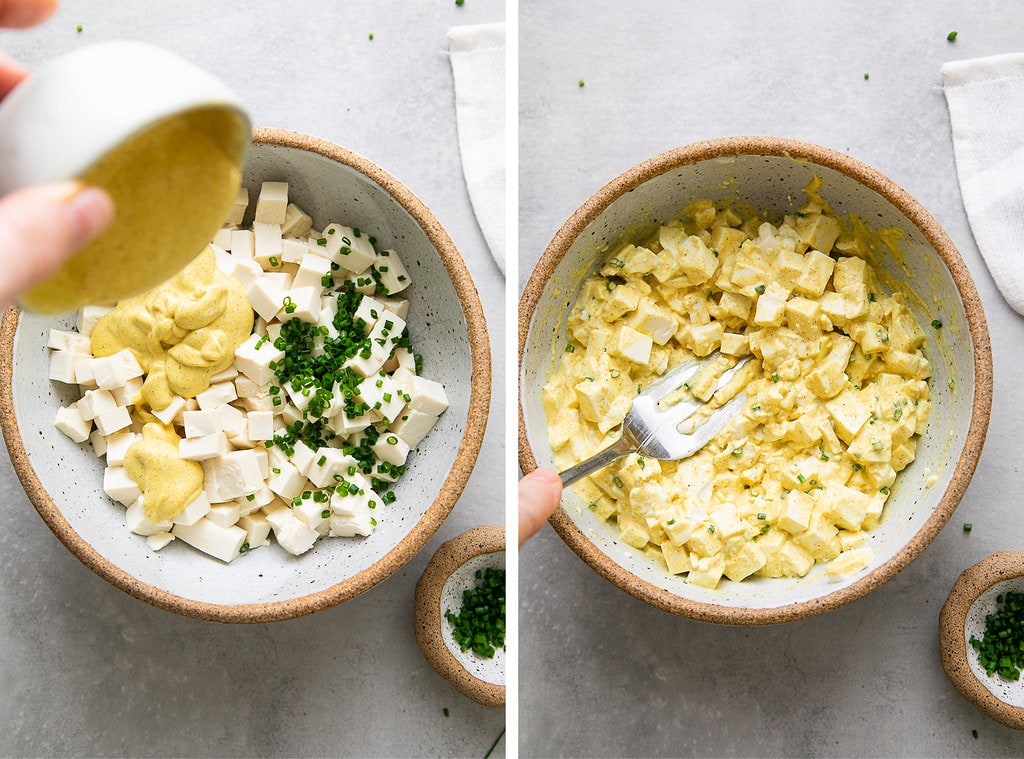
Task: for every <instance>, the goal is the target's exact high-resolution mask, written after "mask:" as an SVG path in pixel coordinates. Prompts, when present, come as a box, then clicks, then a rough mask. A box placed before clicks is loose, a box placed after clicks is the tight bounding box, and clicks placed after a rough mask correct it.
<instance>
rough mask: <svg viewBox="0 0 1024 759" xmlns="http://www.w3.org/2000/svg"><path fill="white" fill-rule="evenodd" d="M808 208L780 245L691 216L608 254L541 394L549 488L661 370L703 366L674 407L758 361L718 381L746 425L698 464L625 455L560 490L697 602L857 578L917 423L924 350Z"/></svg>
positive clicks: (859, 248)
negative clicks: (741, 393) (774, 583)
mask: <svg viewBox="0 0 1024 759" xmlns="http://www.w3.org/2000/svg"><path fill="white" fill-rule="evenodd" d="M807 192H808V198H809V201H808V203H807V204H806V205H805V206H804V207H803V208H802V209H801V210H800V211H799V212H798V213H797V214H795V215H790V216H786V217H785V218H784V220H783V221H782V223H781V224H779V225H778V226H775V225H773V224H771V223H768V222H767V221H764V220H763V219H762V218H759V217H758V216H757V215H756V214H754V213H752V212H751V213H749V214H748V213H744V214H743V215H741V214H740V213H739V212H737V211H736V210H735V209H733V208H730V207H728V206H717V207H716V206H715V205H714V204H713V203H711V202H710V201H706V200H701V201H696V202H694V203H692V204H691V205H690V206H688V207H687V209H686V210H685V212H684V214H683V217H682V219H681V220H680V221H676V222H672V223H669V224H666V225H664V226H662V227H661V228H660V229H658V230H657V232H656V233H655V234H654V235H653V237H651V238H650V239H648V240H644V241H637V243H636V244H624V245H622V246H621V247H619V248H618V249H617V250H615V252H614V253H613V255H612V256H610V257H609V258H608V260H607V261H606V262H605V263H604V265H603V267H602V268H601V269H600V271H599V273H598V274H597V275H596V276H594V277H592V278H590V279H588V280H587V281H586V282H585V283H584V284H583V286H582V289H581V291H580V296H579V299H578V301H577V302H576V304H575V306H574V307H573V310H572V312H571V314H570V316H569V321H568V327H569V334H570V341H569V342H568V343H567V344H566V345H565V346H564V352H561V354H560V355H561V358H560V362H559V365H558V367H557V369H556V371H555V373H554V374H553V375H552V376H551V378H550V380H549V381H548V383H547V384H546V386H545V388H544V391H543V405H544V411H545V414H546V417H547V426H548V439H549V442H550V444H551V448H552V450H553V451H554V452H555V456H556V463H557V465H558V466H559V467H560V468H562V469H565V468H567V467H569V466H571V465H573V464H576V463H578V462H580V461H582V460H583V459H585V458H587V457H589V456H591V455H593V454H594V453H596V452H597V451H599V450H601V449H602V448H605V447H607V446H608V445H609V444H610V442H611V441H612V440H613V439H614V438H616V437H617V436H618V434H619V432H620V425H621V423H622V420H623V418H624V417H625V415H626V413H627V412H628V410H629V408H630V405H631V403H632V401H633V398H634V397H636V395H638V394H639V393H640V392H642V390H643V388H644V387H645V386H648V385H650V383H651V382H653V381H655V380H656V379H657V378H658V377H659V376H661V375H662V374H664V373H665V372H666V371H667V370H668V369H669V368H670V367H673V366H675V365H677V364H679V363H681V362H683V361H687V360H692V359H693V358H694V357H705V356H710V355H711V354H712V353H714V352H715V351H718V352H719V353H720V355H719V356H717V357H715V358H712V359H711V364H710V366H709V368H708V369H707V370H706V371H705V372H704V375H705V376H703V379H704V381H703V382H700V383H699V384H700V385H701V387H697V386H691V387H689V388H688V390H689V392H690V393H692V394H693V395H695V396H697V397H698V398H700V399H701V400H704V401H708V400H711V391H713V390H714V387H715V382H714V380H715V379H716V373H717V374H721V372H723V371H724V370H725V369H727V368H728V367H729V366H731V365H733V364H734V363H735V362H736V360H737V359H738V358H739V357H742V356H745V355H748V354H753V355H754V357H755V360H754V361H752V362H750V363H749V364H747V366H746V367H745V368H744V371H745V373H743V374H741V375H738V377H737V378H734V383H733V384H735V383H737V382H738V383H740V384H741V385H742V384H743V383H746V392H747V399H746V402H745V406H744V408H743V410H742V411H741V412H740V413H739V415H738V416H737V417H736V419H735V420H733V421H732V422H731V423H730V424H729V425H728V426H727V427H726V428H725V429H724V430H723V431H722V432H721V433H720V434H719V435H718V436H717V437H716V438H715V439H713V440H712V441H711V442H710V443H709V444H708V445H707V446H705V447H704V448H703V449H702V450H701V451H700V452H698V453H697V454H695V455H694V456H692V457H690V458H688V459H685V460H682V461H678V462H672V461H657V460H655V459H651V458H644V457H642V456H638V455H636V454H631V455H630V456H628V457H627V458H625V459H623V460H622V461H620V462H619V463H617V464H612V465H610V466H608V467H606V468H604V469H602V470H601V471H600V472H598V473H596V474H594V475H591V476H590V477H589V478H586V479H584V480H581V481H580V482H579V483H578V484H577V485H576V488H577V493H578V494H579V495H580V496H581V497H582V500H583V502H584V503H587V504H588V506H589V507H590V509H592V510H593V511H594V513H595V514H596V515H597V516H598V518H600V519H602V520H614V521H615V523H616V524H617V528H618V534H619V537H620V539H621V540H622V541H623V542H625V543H627V544H629V545H630V546H633V547H635V548H637V549H640V550H642V551H644V552H645V553H646V554H647V555H648V556H650V557H651V558H652V560H655V561H657V562H659V563H661V564H662V565H663V566H664V567H666V568H667V571H668V572H670V573H672V574H677V575H685V576H686V579H687V580H688V581H689V582H691V583H694V584H696V585H700V586H703V587H706V588H716V587H717V586H718V585H719V583H720V582H721V579H722V577H723V576H725V577H726V578H728V579H729V580H733V581H739V580H743V579H744V578H746V577H750V576H753V575H757V576H765V577H803V576H804V575H806V574H807V573H808V572H809V571H810V570H811V568H812V567H813V566H814V565H815V564H816V563H817V564H826V565H827V566H826V567H825V573H826V574H827V575H828V576H829V577H830V579H835V580H839V579H842V578H845V577H850V576H852V575H854V574H856V573H857V572H858V571H860V570H862V569H863V568H865V567H866V566H867V564H868V562H869V561H870V558H871V552H870V549H869V548H868V547H867V546H866V545H865V543H866V539H867V534H866V533H867V531H869V530H871V529H872V528H873V527H875V526H876V525H877V524H878V523H879V521H880V519H881V517H882V510H883V507H884V506H885V502H886V499H887V498H888V497H889V494H890V492H891V488H892V487H893V483H894V481H895V479H896V475H897V472H899V471H901V470H902V469H903V468H905V467H906V466H907V465H908V464H909V463H910V462H911V461H913V459H914V454H915V447H916V443H917V438H918V436H919V435H920V434H922V432H923V431H924V428H925V425H926V423H927V420H928V413H929V397H930V396H929V386H928V382H927V380H928V378H929V376H930V375H931V368H930V365H929V362H928V360H927V359H926V358H925V356H924V354H923V352H922V346H923V344H924V342H925V334H924V332H923V330H922V329H921V327H920V326H919V325H918V323H917V322H916V321H915V319H914V317H913V315H912V314H911V312H910V310H909V309H908V308H907V306H906V305H905V303H904V299H903V297H902V295H900V294H899V293H895V294H888V293H886V292H885V290H884V289H883V288H882V286H881V284H880V282H879V278H878V276H877V273H876V272H875V270H874V269H873V268H872V266H871V263H870V260H871V256H872V250H873V249H874V248H875V247H877V243H876V242H874V241H872V239H870V235H869V234H867V233H866V230H863V228H860V227H857V228H856V230H854V229H853V228H849V231H844V229H843V227H842V226H841V225H840V223H839V221H838V220H837V219H836V218H834V216H833V215H832V214H831V213H830V211H829V209H828V207H827V206H826V205H825V204H824V203H823V202H821V201H820V199H818V198H817V197H816V195H814V194H813V191H812V189H811V188H808V191H807ZM854 226H855V225H854ZM730 387H731V392H733V393H735V392H736V391H737V390H738V388H737V387H732V386H730ZM708 388H710V389H708Z"/></svg>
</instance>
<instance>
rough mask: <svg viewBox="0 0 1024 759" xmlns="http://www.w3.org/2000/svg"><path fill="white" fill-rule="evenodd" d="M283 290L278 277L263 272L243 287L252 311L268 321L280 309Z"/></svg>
mask: <svg viewBox="0 0 1024 759" xmlns="http://www.w3.org/2000/svg"><path fill="white" fill-rule="evenodd" d="M284 290H285V288H284V287H282V286H281V280H280V279H278V278H276V277H274V276H273V275H271V274H264V275H263V276H262V277H260V278H259V279H257V280H256V281H255V282H252V283H251V284H249V285H248V286H247V287H246V288H245V297H246V298H248V300H249V305H251V306H252V309H253V311H255V312H256V313H257V314H259V315H260V317H261V318H263V319H265V320H266V321H268V322H269V321H271V320H272V319H273V318H274V317H275V316H277V312H278V311H280V310H281V299H282V297H283V296H282V294H283V293H284Z"/></svg>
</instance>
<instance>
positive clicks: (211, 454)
mask: <svg viewBox="0 0 1024 759" xmlns="http://www.w3.org/2000/svg"><path fill="white" fill-rule="evenodd" d="M186 413H188V412H186ZM228 448H229V446H228V438H227V435H225V434H224V433H223V432H221V431H220V430H217V431H216V432H211V433H210V434H208V435H201V436H197V437H187V438H185V439H184V440H182V441H181V442H180V443H178V457H179V458H182V459H186V460H188V461H209V460H211V459H215V458H217V457H219V456H223V455H224V454H225V453H227V452H228Z"/></svg>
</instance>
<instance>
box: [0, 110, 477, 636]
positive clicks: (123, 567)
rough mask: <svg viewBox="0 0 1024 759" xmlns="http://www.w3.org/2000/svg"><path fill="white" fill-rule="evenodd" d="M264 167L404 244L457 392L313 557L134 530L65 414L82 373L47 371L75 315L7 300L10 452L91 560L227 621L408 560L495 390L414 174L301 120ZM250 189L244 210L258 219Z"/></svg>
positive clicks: (317, 596)
mask: <svg viewBox="0 0 1024 759" xmlns="http://www.w3.org/2000/svg"><path fill="white" fill-rule="evenodd" d="M267 180H277V181H288V182H289V184H290V191H289V199H290V200H292V201H293V202H295V203H297V204H298V205H299V206H300V207H302V208H303V209H304V210H306V212H307V213H309V214H311V215H312V217H313V220H314V223H315V224H316V225H318V226H322V225H324V224H326V223H327V222H328V221H341V222H344V223H346V224H348V225H353V226H358V227H360V228H362V229H364V230H367V231H369V232H370V233H371V234H373V235H375V236H376V237H377V239H378V246H379V247H383V248H394V249H395V250H397V251H398V252H399V254H400V255H401V256H402V260H403V262H404V263H405V265H406V267H407V268H408V270H409V273H410V275H411V279H412V285H411V286H410V288H409V289H408V290H407V291H406V292H405V295H406V296H407V297H408V298H409V301H410V314H411V316H410V319H409V331H410V333H411V338H412V341H413V344H414V346H415V347H416V350H417V351H418V352H419V353H421V354H422V355H423V356H424V374H425V375H426V376H428V377H432V378H436V379H438V380H441V381H442V382H443V383H444V385H445V388H446V390H447V393H448V398H449V401H450V403H451V405H450V407H449V408H448V410H447V411H446V412H445V413H444V414H443V415H442V417H441V420H440V421H439V422H438V424H437V425H436V426H435V427H434V429H433V430H432V431H431V432H430V434H429V435H428V436H427V438H426V439H425V440H424V441H423V442H422V443H421V444H420V446H419V448H418V449H417V450H416V451H415V452H414V453H413V454H412V455H411V456H410V458H409V465H408V469H407V473H406V475H405V477H403V478H402V480H401V481H400V482H399V483H398V485H397V486H396V488H395V492H396V494H397V502H396V503H395V504H394V505H392V506H389V507H387V508H386V509H385V510H384V511H383V512H382V513H380V514H378V515H377V521H378V527H377V529H376V531H375V532H374V533H373V535H372V536H371V537H369V538H356V539H343V538H340V539H329V540H321V541H318V542H317V544H316V545H315V546H314V548H313V549H312V550H311V551H309V552H308V553H306V554H304V555H302V556H298V557H296V556H291V555H289V554H288V553H287V552H285V551H284V550H283V549H281V548H280V547H279V546H277V545H271V546H267V547H265V548H260V549H259V550H255V551H252V552H250V553H249V554H247V555H246V556H244V557H240V558H239V559H236V560H235V561H233V562H232V563H231V564H223V563H221V562H219V561H218V560H216V559H213V558H210V557H208V556H205V555H203V554H201V553H200V552H198V551H196V550H194V549H192V548H190V547H189V546H187V545H185V544H184V543H182V542H181V541H174V542H173V543H171V545H169V546H167V547H166V548H164V549H163V550H162V551H160V552H156V553H154V552H152V551H150V550H149V549H148V547H147V545H146V541H145V539H144V538H141V537H139V536H137V535H133V534H131V533H129V532H128V530H127V529H126V528H125V525H124V509H123V508H122V507H121V506H119V505H115V504H113V502H112V501H111V500H110V499H109V498H107V496H106V495H105V494H104V493H103V489H102V475H103V466H102V463H101V462H100V461H99V460H97V458H96V457H95V456H94V455H93V453H92V450H91V446H90V445H89V444H88V443H86V444H83V445H76V444H74V443H72V442H71V441H70V440H69V439H68V438H66V437H65V436H64V435H62V434H61V433H60V432H58V431H57V430H56V429H55V428H54V427H53V417H54V414H55V413H56V409H57V407H58V405H61V404H66V403H69V402H71V401H73V400H74V399H75V398H77V397H78V391H77V389H75V388H72V387H67V386H64V385H62V384H60V383H55V382H50V381H49V380H48V379H47V376H48V362H49V359H48V356H47V350H46V347H45V346H46V339H47V335H48V331H49V329H50V327H57V328H65V329H66V328H71V327H72V325H73V324H74V317H73V315H66V316H63V317H57V318H52V317H40V316H36V315H33V314H29V313H19V312H18V311H17V310H16V309H13V308H12V309H10V310H9V311H8V312H7V313H6V315H5V316H4V319H3V322H2V324H0V425H2V429H3V434H4V438H5V441H6V443H7V448H8V451H9V452H10V456H11V460H12V462H13V464H14V467H15V470H16V471H17V473H18V476H19V478H20V479H21V481H22V484H23V485H24V487H25V491H26V493H28V496H29V499H30V500H31V501H32V504H33V505H34V506H35V508H36V510H37V511H38V512H39V514H40V516H41V517H42V518H43V520H44V521H45V522H46V524H47V525H48V526H49V527H50V529H51V530H52V531H53V532H54V534H55V535H56V536H57V537H58V538H59V539H60V540H61V542H63V543H64V545H65V546H67V548H68V549H69V550H70V551H71V552H72V553H73V554H74V555H75V556H77V557H78V558H79V559H80V560H81V561H82V562H83V563H84V564H86V566H88V567H89V568H90V569H92V570H93V571H94V572H96V573H97V574H98V575H100V576H101V577H103V578H104V579H105V580H107V581H109V582H110V583H112V584H113V585H115V586H116V587H118V588H120V589H122V590H124V591H125V592H127V593H130V594H131V595H133V596H136V597H137V598H140V599H142V600H144V601H146V602H148V603H150V604H153V605H154V606H158V607H161V608H164V609H168V610H170V611H174V612H177V613H179V614H183V615H186V616H191V617H198V618H202V619H209V620H216V621H221V622H268V621H273V620H280V619H288V618H292V617H299V616H302V615H305V614H310V613H313V612H316V611H319V610H321V609H325V608H328V607H330V606H333V605H335V604H338V603H340V602H342V601H345V600H348V599H350V598H353V597H355V596H357V595H359V594H360V593H363V592H365V591H367V590H369V589H370V588H372V587H373V586H374V585H376V584H377V583H379V582H380V581H382V580H383V579H385V578H386V577H388V576H389V575H390V574H391V573H392V572H394V571H395V570H397V569H398V568H399V567H401V566H402V565H403V564H405V563H406V562H407V561H408V560H409V559H410V558H412V556H413V555H414V554H415V553H416V552H417V551H418V550H419V549H420V548H422V546H423V545H424V544H425V543H426V542H427V540H428V539H429V538H430V536H431V535H433V534H434V532H435V531H436V530H437V529H438V527H439V526H440V525H441V523H442V522H444V520H445V518H446V517H447V516H448V514H449V513H450V511H451V509H452V507H453V506H454V505H455V502H456V500H457V499H458V497H459V495H460V493H461V492H462V490H463V488H464V487H465V484H466V481H467V479H468V478H469V475H470V473H471V471H472V469H473V465H474V464H475V462H476V458H477V454H478V452H479V450H480V444H481V441H482V438H483V433H484V428H485V426H486V420H487V409H488V404H489V399H490V382H491V367H490V348H489V343H488V337H487V328H486V325H485V323H484V315H483V309H482V307H481V305H480V301H479V298H478V296H477V292H476V288H475V287H474V285H473V282H472V280H471V279H470V275H469V272H468V271H467V269H466V266H465V263H464V262H463V260H462V258H461V256H460V255H459V252H458V250H457V249H456V248H455V245H454V244H453V243H452V241H451V239H450V238H449V237H448V235H447V233H446V232H445V231H444V229H443V228H442V227H441V225H440V223H438V221H437V219H436V218H434V216H433V214H431V213H430V211H429V210H428V209H427V208H426V207H425V206H424V205H423V204H422V203H421V202H420V200H419V199H418V198H416V196H415V195H413V194H412V193H411V192H410V191H409V190H408V189H407V188H406V187H405V186H404V185H402V184H401V183H400V182H398V181H397V180H396V179H394V178H393V177H392V176H390V175H389V174H387V173H386V172H384V171H383V170H382V169H380V168H379V167H377V166H376V165H374V164H373V163H371V162H370V161H368V160H366V159H365V158H363V157H361V156H358V155H356V154H354V153H352V152H350V151H348V150H346V149H344V148H341V147H338V146H337V145H334V144H332V143H329V142H325V141H323V140H319V139H316V138H313V137H309V136H306V135H302V134H297V133H294V132H286V131H283V130H275V129H259V128H257V129H255V130H254V132H253V144H252V147H251V150H250V153H249V157H248V162H247V165H246V168H245V172H244V177H243V184H244V185H245V186H246V187H247V188H248V189H249V193H250V198H253V199H254V198H255V197H256V193H257V192H258V190H259V187H260V184H261V182H263V181H267ZM254 206H255V203H254V202H252V201H251V202H250V207H249V212H248V217H247V219H246V223H248V222H249V221H251V218H252V214H253V208H254Z"/></svg>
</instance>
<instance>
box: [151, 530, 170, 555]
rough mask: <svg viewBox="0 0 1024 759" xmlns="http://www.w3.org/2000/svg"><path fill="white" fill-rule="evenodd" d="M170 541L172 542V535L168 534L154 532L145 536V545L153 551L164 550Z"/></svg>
mask: <svg viewBox="0 0 1024 759" xmlns="http://www.w3.org/2000/svg"><path fill="white" fill-rule="evenodd" d="M172 540H174V535H172V534H171V533H169V532H155V533H153V534H152V535H147V536H146V545H148V546H149V547H150V548H151V549H153V550H154V551H159V550H160V549H161V548H166V547H167V546H168V545H170V543H171V541H172Z"/></svg>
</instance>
